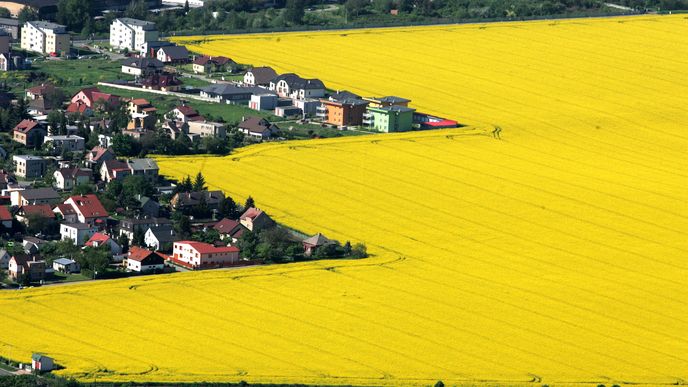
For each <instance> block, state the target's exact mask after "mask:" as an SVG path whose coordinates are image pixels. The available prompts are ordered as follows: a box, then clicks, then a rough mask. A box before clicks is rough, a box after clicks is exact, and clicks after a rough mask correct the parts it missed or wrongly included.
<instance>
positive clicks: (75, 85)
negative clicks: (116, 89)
mask: <svg viewBox="0 0 688 387" xmlns="http://www.w3.org/2000/svg"><path fill="white" fill-rule="evenodd" d="M33 69H34V70H36V71H42V72H44V73H46V74H48V75H49V76H50V78H51V79H52V80H53V81H54V82H55V84H56V85H58V86H61V87H63V88H64V89H65V90H66V91H67V93H68V94H71V93H75V92H77V91H78V90H79V89H81V88H82V87H86V86H89V85H95V84H97V83H98V82H100V81H111V80H115V79H132V77H131V76H129V75H126V74H123V73H122V72H121V65H120V64H119V62H113V61H111V60H109V59H79V60H44V61H40V62H35V63H34V64H33Z"/></svg>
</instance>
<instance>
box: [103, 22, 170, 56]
mask: <svg viewBox="0 0 688 387" xmlns="http://www.w3.org/2000/svg"><path fill="white" fill-rule="evenodd" d="M155 40H158V30H157V29H156V28H155V23H152V22H149V21H145V20H137V19H131V18H128V17H121V18H118V19H115V20H114V21H113V22H112V24H110V46H112V47H113V48H119V49H125V48H126V49H128V50H129V51H142V50H144V49H145V43H147V42H151V41H155Z"/></svg>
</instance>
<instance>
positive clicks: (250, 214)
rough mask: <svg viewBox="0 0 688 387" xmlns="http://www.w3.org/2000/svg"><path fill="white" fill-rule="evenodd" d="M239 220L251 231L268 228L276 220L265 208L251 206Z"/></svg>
mask: <svg viewBox="0 0 688 387" xmlns="http://www.w3.org/2000/svg"><path fill="white" fill-rule="evenodd" d="M239 222H240V223H241V224H242V225H243V226H244V227H246V228H247V229H248V230H249V231H254V232H255V231H260V230H263V229H266V228H270V227H273V226H274V225H275V221H274V220H272V218H270V216H268V214H266V213H265V212H263V210H260V209H258V208H255V207H251V208H249V209H247V210H246V211H244V213H243V214H242V215H241V217H239Z"/></svg>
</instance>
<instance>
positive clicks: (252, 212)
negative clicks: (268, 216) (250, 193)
mask: <svg viewBox="0 0 688 387" xmlns="http://www.w3.org/2000/svg"><path fill="white" fill-rule="evenodd" d="M262 214H263V210H260V209H258V208H256V207H251V208H249V209H247V210H246V211H244V213H243V214H241V218H240V219H247V218H248V219H256V218H257V217H259V216H260V215H262Z"/></svg>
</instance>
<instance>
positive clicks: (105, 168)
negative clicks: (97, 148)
mask: <svg viewBox="0 0 688 387" xmlns="http://www.w3.org/2000/svg"><path fill="white" fill-rule="evenodd" d="M129 175H131V169H129V164H127V163H125V162H124V161H119V160H116V159H113V160H106V161H104V162H103V163H102V164H101V165H100V179H101V180H102V181H104V182H106V183H109V182H111V181H112V180H119V181H122V180H124V178H125V177H127V176H129Z"/></svg>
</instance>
